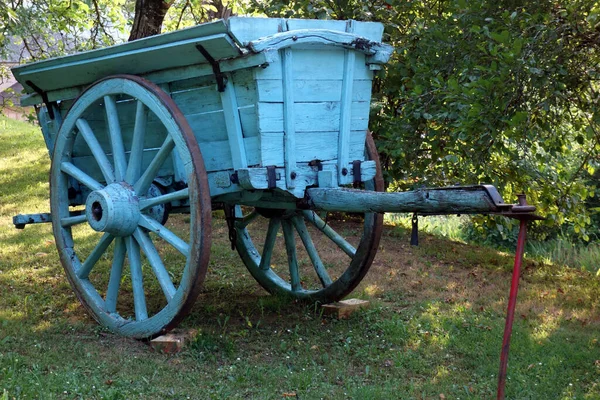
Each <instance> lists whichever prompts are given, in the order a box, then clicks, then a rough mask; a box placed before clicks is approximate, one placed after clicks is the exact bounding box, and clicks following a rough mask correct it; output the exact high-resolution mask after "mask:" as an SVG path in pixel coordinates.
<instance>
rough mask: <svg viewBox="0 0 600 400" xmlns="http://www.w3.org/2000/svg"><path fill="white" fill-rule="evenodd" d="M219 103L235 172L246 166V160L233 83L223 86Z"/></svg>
mask: <svg viewBox="0 0 600 400" xmlns="http://www.w3.org/2000/svg"><path fill="white" fill-rule="evenodd" d="M221 102H222V104H223V114H224V117H225V128H226V130H227V138H228V142H229V150H230V155H231V163H232V165H233V169H236V170H237V169H240V168H246V167H247V166H248V160H247V158H246V150H245V148H244V137H243V134H242V123H241V121H240V114H239V111H238V105H237V100H236V96H235V87H234V85H233V82H230V83H228V84H227V85H226V86H225V90H224V91H223V92H221Z"/></svg>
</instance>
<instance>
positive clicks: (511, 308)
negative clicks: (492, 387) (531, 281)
mask: <svg viewBox="0 0 600 400" xmlns="http://www.w3.org/2000/svg"><path fill="white" fill-rule="evenodd" d="M519 205H521V206H526V205H527V202H526V201H525V197H524V196H519ZM527 219H528V218H526V217H525V218H520V219H519V220H520V226H519V237H518V239H517V250H516V254H515V264H514V267H513V274H512V282H511V285H510V295H509V298H508V309H507V312H506V324H505V326H504V338H503V339H502V352H501V353H500V372H499V373H498V396H497V399H498V400H504V387H505V386H506V368H507V363H508V349H509V347H510V335H511V333H512V326H513V320H514V318H515V306H516V304H517V292H518V291H519V276H520V275H521V265H522V263H523V254H524V252H525V238H526V237H527Z"/></svg>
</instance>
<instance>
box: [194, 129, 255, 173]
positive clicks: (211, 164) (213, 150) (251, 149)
mask: <svg viewBox="0 0 600 400" xmlns="http://www.w3.org/2000/svg"><path fill="white" fill-rule="evenodd" d="M243 142H244V149H245V153H246V160H247V162H248V165H258V164H259V163H260V153H259V146H258V137H250V138H244V139H243ZM199 146H200V151H201V152H202V158H203V159H204V166H205V167H206V170H207V171H210V172H212V171H224V170H228V169H233V163H232V157H231V148H230V147H229V141H228V140H222V141H219V142H204V143H199Z"/></svg>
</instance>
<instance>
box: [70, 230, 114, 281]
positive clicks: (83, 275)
mask: <svg viewBox="0 0 600 400" xmlns="http://www.w3.org/2000/svg"><path fill="white" fill-rule="evenodd" d="M114 238H115V237H114V236H113V235H111V234H109V233H105V234H104V235H102V237H101V238H100V241H99V242H98V244H97V245H96V247H94V250H92V252H91V253H90V255H89V256H88V258H86V260H85V261H84V263H83V264H82V265H81V268H80V269H79V270H78V271H77V276H78V277H79V278H80V279H88V277H89V275H90V272H91V271H92V268H94V265H96V263H97V262H98V260H99V259H100V257H102V254H104V252H105V251H106V249H107V248H108V246H109V245H110V244H111V242H112V241H113V239H114Z"/></svg>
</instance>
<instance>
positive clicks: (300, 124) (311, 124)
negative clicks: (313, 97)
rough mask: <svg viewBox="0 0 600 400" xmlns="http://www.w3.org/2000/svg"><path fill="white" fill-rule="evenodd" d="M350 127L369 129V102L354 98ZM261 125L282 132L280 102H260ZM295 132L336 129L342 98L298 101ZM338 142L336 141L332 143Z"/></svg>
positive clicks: (262, 131) (263, 130) (265, 128)
mask: <svg viewBox="0 0 600 400" xmlns="http://www.w3.org/2000/svg"><path fill="white" fill-rule="evenodd" d="M351 108H352V110H351V112H352V118H351V130H353V131H358V130H365V131H366V130H367V128H368V124H369V109H370V103H368V102H365V101H355V102H352V107H351ZM257 111H258V127H259V131H260V132H261V134H262V133H264V132H283V105H282V104H281V103H262V102H261V103H259V104H258V110H257ZM294 113H295V115H296V132H298V140H300V138H301V134H300V132H321V131H337V130H339V127H340V102H339V101H337V102H336V101H326V102H321V103H295V104H294ZM332 145H333V146H335V145H336V144H332Z"/></svg>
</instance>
